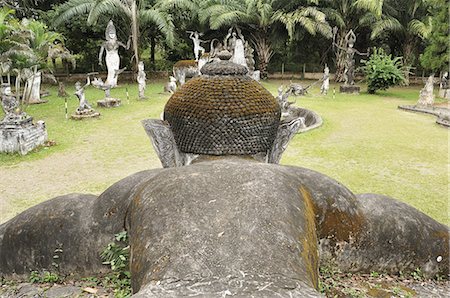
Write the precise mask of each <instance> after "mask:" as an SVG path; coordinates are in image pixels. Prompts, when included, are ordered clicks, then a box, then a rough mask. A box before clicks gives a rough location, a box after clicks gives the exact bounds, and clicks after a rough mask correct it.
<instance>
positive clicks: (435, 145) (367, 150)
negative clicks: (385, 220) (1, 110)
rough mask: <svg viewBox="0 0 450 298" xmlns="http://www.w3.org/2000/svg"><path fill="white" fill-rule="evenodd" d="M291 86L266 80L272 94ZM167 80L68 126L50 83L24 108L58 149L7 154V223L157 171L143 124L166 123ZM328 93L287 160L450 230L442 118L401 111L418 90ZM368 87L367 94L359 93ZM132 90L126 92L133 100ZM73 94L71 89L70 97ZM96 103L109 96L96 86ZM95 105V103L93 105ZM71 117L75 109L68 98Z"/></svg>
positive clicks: (1, 189) (314, 94)
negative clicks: (46, 92) (41, 206)
mask: <svg viewBox="0 0 450 298" xmlns="http://www.w3.org/2000/svg"><path fill="white" fill-rule="evenodd" d="M281 83H284V84H285V85H286V84H288V82H287V81H285V82H282V81H269V82H263V85H264V86H265V87H266V88H268V89H269V90H270V91H271V92H272V93H273V94H276V89H277V88H278V86H279V85H280V84H281ZM163 84H164V82H162V81H158V82H154V81H148V83H147V90H146V95H147V97H148V98H149V99H148V100H146V101H138V100H136V98H137V85H121V86H119V87H118V88H117V89H114V90H113V91H112V96H114V97H119V98H121V99H122V103H123V105H122V106H121V107H118V108H114V109H97V110H98V111H100V113H101V117H100V119H89V120H84V121H73V120H66V119H65V117H64V100H63V99H61V98H58V97H57V96H56V93H57V90H56V88H54V87H49V88H48V89H50V91H51V94H52V95H51V96H49V97H47V98H46V99H48V100H49V102H48V103H45V104H41V105H34V106H30V107H29V108H28V110H27V112H28V113H29V114H30V115H32V116H33V117H34V118H35V119H36V120H44V121H45V122H46V124H47V128H48V133H49V139H51V140H54V141H56V144H57V145H56V146H52V147H49V148H41V149H39V150H37V151H36V152H33V153H31V154H28V155H27V156H19V155H11V154H9V155H7V154H2V155H0V200H1V201H0V204H1V205H0V222H3V221H5V220H7V219H9V218H11V217H12V216H14V215H15V214H17V213H18V212H20V211H23V210H24V209H26V208H28V207H30V206H32V205H34V204H37V203H39V202H42V201H44V200H46V199H49V198H51V197H54V196H57V195H63V194H65V193H68V192H88V193H94V194H99V193H101V192H102V191H103V190H104V189H105V188H106V187H108V186H109V185H111V184H112V183H114V182H115V181H117V180H119V179H121V178H124V177H126V176H127V175H129V174H132V173H134V172H136V171H139V170H144V169H150V168H157V167H160V166H161V165H160V163H159V160H158V158H157V157H156V154H155V153H154V151H153V148H152V147H151V144H150V142H149V139H148V137H147V136H146V134H145V132H144V130H143V128H142V126H141V124H140V120H142V119H145V118H159V116H160V114H161V112H162V110H163V107H164V104H165V103H166V101H167V99H168V98H169V94H167V93H162V90H163ZM333 87H335V88H336V89H337V90H338V86H337V85H332V86H331V89H330V93H329V94H328V95H327V96H321V95H320V92H319V90H318V88H319V86H315V88H313V89H312V90H310V94H308V95H307V96H305V97H297V98H295V97H292V98H291V99H292V100H294V99H295V100H296V104H297V105H299V106H303V107H306V108H309V109H312V110H314V111H316V112H317V113H318V114H320V115H321V116H322V117H323V120H324V125H323V126H322V127H320V128H318V129H316V130H313V131H310V132H307V133H304V134H299V135H297V136H296V137H295V138H294V139H293V141H292V142H291V143H290V145H289V147H288V149H287V151H286V152H285V154H284V156H283V159H282V160H281V163H282V164H286V165H287V164H289V165H296V166H301V167H306V168H311V169H314V170H317V171H319V172H322V173H324V174H327V175H329V176H331V177H332V178H334V179H336V180H338V181H340V182H341V183H343V184H344V185H346V186H347V187H349V188H350V189H351V190H352V191H353V192H355V193H365V192H374V193H381V194H386V195H389V196H392V197H395V198H398V199H400V200H402V201H404V202H406V203H408V204H411V205H412V206H414V207H416V208H418V209H420V210H421V211H423V212H425V213H426V214H428V215H429V216H431V217H433V218H435V219H437V220H438V221H440V222H443V223H446V224H449V213H448V207H449V201H448V194H449V192H448V185H449V180H448V167H449V163H448V159H449V156H448V136H449V135H448V133H449V131H448V130H447V129H446V128H443V127H440V126H438V125H437V124H435V123H434V122H435V117H434V116H430V115H423V114H414V113H409V112H405V111H401V110H398V109H397V106H398V105H401V104H415V103H416V101H417V99H418V94H419V89H420V88H419V87H408V88H392V89H389V90H388V91H386V92H380V93H379V94H377V95H369V94H367V93H362V94H360V95H341V94H339V93H338V92H336V95H335V96H333ZM362 89H363V90H364V91H365V88H364V87H363V88H362ZM126 90H128V91H129V100H127V96H126ZM73 91H74V88H73V87H72V86H68V87H67V92H68V93H70V94H73ZM86 96H87V98H88V100H89V102H90V103H91V104H93V105H94V104H95V101H96V100H98V99H101V98H103V92H101V91H99V90H96V89H94V88H92V87H89V88H88V89H87V91H86ZM94 99H95V100H94ZM68 102H69V112H73V111H74V110H75V109H76V107H77V104H78V100H77V99H76V97H75V96H73V95H72V96H70V98H69V99H68Z"/></svg>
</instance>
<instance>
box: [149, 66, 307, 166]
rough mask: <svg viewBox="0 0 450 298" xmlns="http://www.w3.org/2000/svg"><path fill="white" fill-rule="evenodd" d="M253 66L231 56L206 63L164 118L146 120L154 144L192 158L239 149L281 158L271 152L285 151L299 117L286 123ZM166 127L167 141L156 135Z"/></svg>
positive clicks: (240, 152)
mask: <svg viewBox="0 0 450 298" xmlns="http://www.w3.org/2000/svg"><path fill="white" fill-rule="evenodd" d="M247 72H248V70H247V68H246V67H245V66H242V65H238V64H235V63H232V62H230V61H219V62H213V63H208V64H206V65H205V66H204V67H203V68H202V69H201V73H202V75H201V76H198V77H195V78H193V79H191V80H189V81H188V82H187V83H186V84H184V85H183V86H182V87H181V88H178V89H177V91H176V92H175V93H174V94H173V95H172V97H171V98H170V99H169V101H168V102H167V104H166V106H165V108H164V117H163V118H164V119H163V121H160V120H145V121H144V126H145V128H146V130H147V133H148V134H149V135H150V137H151V138H152V140H153V144H154V146H155V147H156V146H157V145H158V144H159V145H162V144H164V143H166V144H165V145H164V148H165V149H164V150H167V148H176V149H177V151H178V153H177V154H175V156H176V155H179V156H180V158H182V159H183V158H184V157H186V156H189V158H187V160H192V158H194V157H197V156H200V155H208V156H211V155H213V156H229V155H235V156H252V157H254V158H256V159H258V160H260V161H266V162H273V161H275V162H276V161H278V160H279V157H277V158H275V160H273V158H271V157H270V156H271V155H274V154H275V153H274V152H275V151H276V152H277V153H276V154H279V155H281V152H282V151H284V149H285V146H286V145H287V142H288V141H289V140H290V138H291V137H292V135H293V133H295V132H296V130H297V129H298V128H299V124H300V123H299V121H298V120H299V119H296V118H293V119H289V120H288V121H287V122H286V121H285V122H283V123H281V120H280V117H281V116H280V115H281V109H280V106H279V104H278V102H277V100H276V99H275V98H274V97H273V96H272V94H271V93H270V92H269V91H268V90H266V89H265V88H264V87H263V86H262V85H261V84H259V83H258V82H256V81H255V80H253V79H252V78H251V77H249V76H248V75H247ZM152 121H153V122H152ZM163 127H164V130H165V132H164V138H165V141H163V140H162V139H161V140H159V141H158V140H156V139H155V138H157V134H158V130H159V131H162V129H163ZM286 129H287V130H288V131H291V132H290V133H288V131H284V130H286ZM167 135H171V136H170V139H171V140H172V141H173V144H172V145H168V144H167V141H168V139H169V138H168V137H167ZM155 144H157V145H155ZM281 148H284V149H282V150H281ZM156 150H157V152H158V148H156ZM159 150H160V149H159ZM280 150H281V152H279V151H280ZM159 155H160V154H159ZM183 156H184V157H183ZM160 158H161V156H160ZM174 164H176V165H186V164H187V163H186V162H185V161H183V162H180V163H174ZM163 165H164V162H163Z"/></svg>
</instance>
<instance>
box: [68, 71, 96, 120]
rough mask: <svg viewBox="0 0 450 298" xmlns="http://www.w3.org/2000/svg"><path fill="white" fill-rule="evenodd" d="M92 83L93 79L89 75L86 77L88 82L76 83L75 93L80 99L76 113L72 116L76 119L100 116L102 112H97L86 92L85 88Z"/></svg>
mask: <svg viewBox="0 0 450 298" xmlns="http://www.w3.org/2000/svg"><path fill="white" fill-rule="evenodd" d="M90 84H91V79H90V77H89V76H88V77H87V79H86V84H85V85H83V86H82V85H81V83H80V82H76V83H75V93H74V94H75V95H76V96H77V97H78V100H79V101H80V103H79V105H78V108H77V110H76V111H75V114H74V115H72V116H71V118H72V119H74V120H80V119H84V118H94V117H98V116H100V113H98V112H96V111H95V110H94V109H93V108H92V107H91V105H90V104H89V103H88V101H87V99H86V96H85V94H84V88H86V87H87V86H89V85H90Z"/></svg>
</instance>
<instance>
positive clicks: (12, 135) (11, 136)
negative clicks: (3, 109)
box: [0, 117, 48, 155]
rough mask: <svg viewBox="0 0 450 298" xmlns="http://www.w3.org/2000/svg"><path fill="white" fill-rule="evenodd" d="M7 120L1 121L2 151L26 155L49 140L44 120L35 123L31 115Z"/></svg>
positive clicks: (0, 140) (0, 148) (0, 142)
mask: <svg viewBox="0 0 450 298" xmlns="http://www.w3.org/2000/svg"><path fill="white" fill-rule="evenodd" d="M5 120H6V119H4V120H3V121H2V122H1V123H0V152H2V153H15V152H18V153H19V154H21V155H26V154H27V153H28V152H30V151H31V150H33V149H34V148H36V147H38V146H40V145H43V144H44V143H45V141H47V138H48V135H47V130H46V129H45V122H44V121H38V123H37V124H33V118H31V117H27V118H24V119H20V120H19V119H18V120H16V121H8V120H6V121H5Z"/></svg>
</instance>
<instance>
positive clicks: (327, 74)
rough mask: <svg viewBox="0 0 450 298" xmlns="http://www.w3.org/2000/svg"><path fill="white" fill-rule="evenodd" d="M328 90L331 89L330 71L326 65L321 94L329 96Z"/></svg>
mask: <svg viewBox="0 0 450 298" xmlns="http://www.w3.org/2000/svg"><path fill="white" fill-rule="evenodd" d="M328 89H330V69H329V68H328V65H326V64H325V69H324V70H323V78H322V86H321V87H320V93H322V94H325V95H327V93H328Z"/></svg>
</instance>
